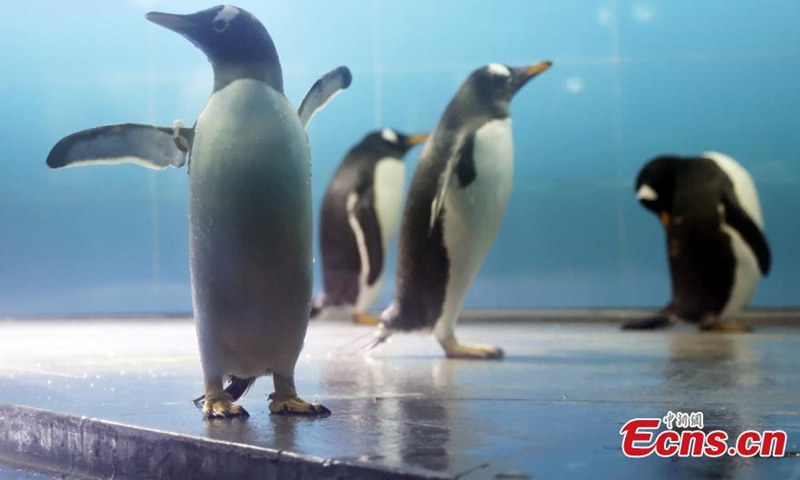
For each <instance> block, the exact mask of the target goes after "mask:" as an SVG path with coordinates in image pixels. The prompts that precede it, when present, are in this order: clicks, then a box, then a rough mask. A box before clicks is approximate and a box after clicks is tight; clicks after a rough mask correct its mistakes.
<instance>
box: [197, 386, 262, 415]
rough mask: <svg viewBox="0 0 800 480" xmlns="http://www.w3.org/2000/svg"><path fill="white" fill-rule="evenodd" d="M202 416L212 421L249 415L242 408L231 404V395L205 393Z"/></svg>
mask: <svg viewBox="0 0 800 480" xmlns="http://www.w3.org/2000/svg"><path fill="white" fill-rule="evenodd" d="M203 416H204V417H205V418H207V419H214V418H233V417H249V416H250V414H249V413H247V410H245V409H244V408H243V407H240V406H239V405H236V404H235V403H233V397H231V395H229V394H227V393H224V392H222V393H219V394H217V395H209V394H208V393H206V398H205V401H204V402H203Z"/></svg>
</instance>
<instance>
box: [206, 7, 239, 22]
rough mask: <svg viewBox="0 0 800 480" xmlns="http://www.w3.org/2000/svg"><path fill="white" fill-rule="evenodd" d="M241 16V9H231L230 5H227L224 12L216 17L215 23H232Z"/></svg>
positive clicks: (223, 9)
mask: <svg viewBox="0 0 800 480" xmlns="http://www.w3.org/2000/svg"><path fill="white" fill-rule="evenodd" d="M238 16H239V9H238V8H236V7H231V6H230V5H225V6H224V7H222V10H220V11H219V13H218V14H217V16H216V17H214V21H213V22H211V23H214V22H220V21H222V22H225V23H231V22H232V21H233V19H234V18H236V17H238Z"/></svg>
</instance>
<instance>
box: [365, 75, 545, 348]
mask: <svg viewBox="0 0 800 480" xmlns="http://www.w3.org/2000/svg"><path fill="white" fill-rule="evenodd" d="M550 65H551V63H550V62H542V63H539V64H536V65H532V66H530V67H523V68H510V67H507V66H505V65H500V64H494V63H493V64H490V65H488V66H486V67H483V68H480V69H478V70H475V71H474V72H472V74H471V75H470V76H469V78H467V80H466V81H465V82H464V83H463V84H462V85H461V88H459V90H458V92H457V93H456V95H455V97H454V98H453V100H452V101H451V102H450V104H449V105H448V106H447V108H446V109H445V111H444V113H443V114H442V117H441V119H440V120H439V123H438V124H437V125H436V128H435V129H434V131H433V133H431V138H430V139H429V140H428V143H427V144H426V145H425V148H424V149H423V151H422V155H421V157H420V161H419V165H417V168H416V171H415V172H414V178H413V180H412V183H411V188H410V190H409V193H408V199H407V200H406V206H405V210H404V212H403V221H402V226H401V228H400V250H399V255H398V259H397V293H396V297H395V300H394V302H393V303H392V304H391V305H390V306H389V308H387V309H386V310H385V311H384V312H383V314H382V315H381V327H380V328H381V330H380V333H379V335H378V338H377V339H376V342H375V343H376V344H377V343H380V342H382V341H384V340H386V339H387V338H388V337H389V336H390V335H391V333H392V332H394V331H397V330H401V331H407V330H418V329H430V328H432V329H433V331H434V334H435V335H436V339H437V340H438V341H439V343H440V344H441V346H442V348H443V349H444V351H445V353H446V354H447V356H448V357H450V358H502V356H503V351H502V350H501V349H500V348H497V347H493V346H488V345H462V344H460V343H459V342H458V340H456V337H455V324H456V322H457V320H458V315H459V313H460V311H461V303H462V301H463V299H464V295H465V294H466V293H467V289H468V288H469V286H470V284H471V283H472V280H473V279H474V278H475V275H476V274H477V273H478V269H479V268H480V266H481V264H482V263H483V260H484V258H485V257H486V253H487V252H488V251H489V247H490V246H491V244H492V241H493V240H494V237H495V235H496V234H497V232H498V230H499V229H500V224H501V223H502V221H503V216H504V215H505V211H506V206H507V204H508V199H509V197H510V195H511V184H512V180H513V174H514V172H513V170H514V165H513V163H514V143H513V140H512V134H511V116H510V112H509V104H510V102H511V99H512V98H513V97H514V95H515V94H516V93H517V92H518V91H519V90H520V89H521V88H522V87H523V86H524V85H525V84H527V83H528V81H529V80H531V79H532V78H533V77H535V76H536V75H538V74H540V73H542V72H544V71H545V70H547V69H548V68H550Z"/></svg>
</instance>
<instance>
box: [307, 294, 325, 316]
mask: <svg viewBox="0 0 800 480" xmlns="http://www.w3.org/2000/svg"><path fill="white" fill-rule="evenodd" d="M327 300H328V299H327V297H326V296H325V294H324V293H321V294H320V295H318V296H317V298H315V299H314V302H313V303H312V304H311V313H310V315H309V318H310V319H311V320H316V319H317V318H318V317H319V316H320V314H321V313H322V310H323V309H324V308H325V307H326V306H327V303H328V302H327Z"/></svg>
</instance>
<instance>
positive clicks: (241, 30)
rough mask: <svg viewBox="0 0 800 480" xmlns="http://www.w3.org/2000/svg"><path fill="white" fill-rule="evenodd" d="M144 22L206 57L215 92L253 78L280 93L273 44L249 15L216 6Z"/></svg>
mask: <svg viewBox="0 0 800 480" xmlns="http://www.w3.org/2000/svg"><path fill="white" fill-rule="evenodd" d="M145 18H147V20H150V21H151V22H153V23H155V24H157V25H161V26H162V27H165V28H168V29H170V30H172V31H173V32H176V33H179V34H181V35H183V36H184V37H186V39H188V40H189V41H190V42H192V43H193V44H194V45H195V46H196V47H197V48H199V49H200V50H202V51H203V53H205V54H206V56H207V57H208V60H209V62H211V65H212V66H213V67H214V73H215V77H216V78H215V90H219V89H220V88H222V87H224V86H225V85H227V84H228V83H230V82H232V81H234V80H237V79H240V78H253V79H256V80H262V81H264V82H266V83H267V84H269V85H270V86H272V87H273V88H274V89H275V90H277V91H279V92H283V74H282V72H281V64H280V60H279V59H278V52H277V50H276V49H275V44H274V43H273V42H272V37H270V35H269V32H267V29H266V28H264V25H262V24H261V22H259V21H258V19H257V18H256V17H255V16H254V15H253V14H251V13H250V12H248V11H246V10H243V9H241V8H238V7H233V6H230V5H218V6H216V7H212V8H209V9H207V10H202V11H199V12H197V13H192V14H189V15H176V14H171V13H161V12H150V13H148V14H147V15H146V17H145Z"/></svg>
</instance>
